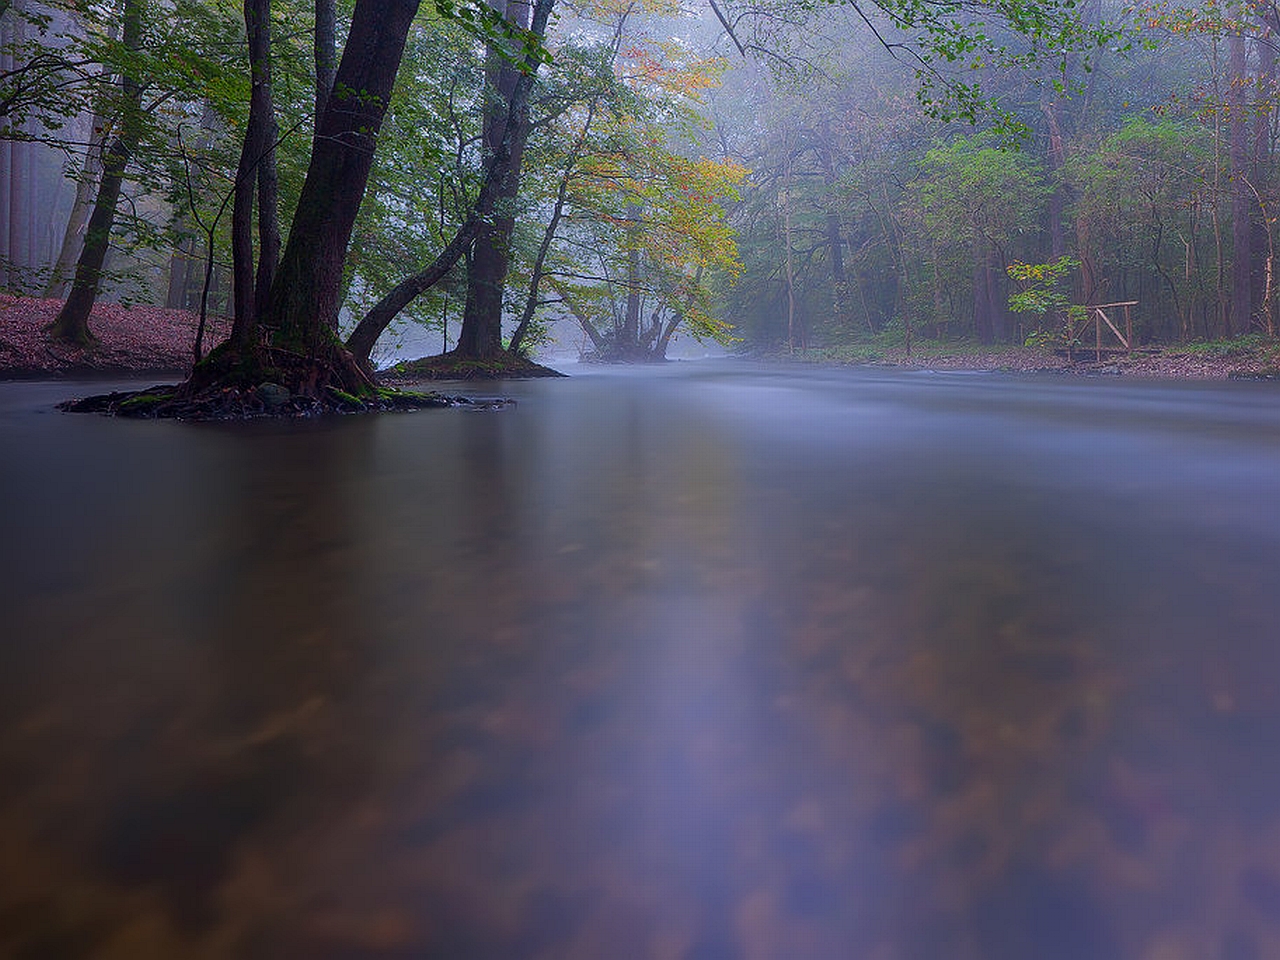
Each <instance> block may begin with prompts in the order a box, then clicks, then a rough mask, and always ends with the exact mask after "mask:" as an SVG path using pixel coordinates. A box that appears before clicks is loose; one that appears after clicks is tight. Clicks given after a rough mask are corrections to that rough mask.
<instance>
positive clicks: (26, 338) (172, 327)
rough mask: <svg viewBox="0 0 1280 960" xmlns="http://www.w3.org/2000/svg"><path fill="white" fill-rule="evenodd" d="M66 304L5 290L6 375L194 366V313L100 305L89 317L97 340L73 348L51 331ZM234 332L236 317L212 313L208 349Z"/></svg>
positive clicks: (1, 346) (1, 349)
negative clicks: (231, 317)
mask: <svg viewBox="0 0 1280 960" xmlns="http://www.w3.org/2000/svg"><path fill="white" fill-rule="evenodd" d="M61 308H62V301H61V300H44V299H36V298H31V297H11V296H6V295H2V294H0V379H4V380H23V379H33V378H48V377H71V376H84V375H86V374H90V375H92V374H102V375H116V374H120V375H129V374H155V375H161V374H172V375H177V376H185V375H186V374H187V373H188V372H189V371H190V370H191V365H192V360H193V357H194V354H193V347H194V344H195V339H196V329H197V327H198V325H199V322H200V318H199V317H198V316H197V315H196V314H194V313H189V312H188V311H186V310H167V309H165V308H163V307H151V306H144V305H134V306H123V305H121V304H118V303H98V304H96V305H95V306H94V308H93V313H92V314H90V316H89V330H90V332H91V333H92V334H93V335H94V337H95V338H96V339H97V343H96V344H95V345H94V346H92V347H73V346H68V345H67V344H63V343H58V342H57V341H55V340H53V339H51V338H50V337H49V334H48V332H47V331H48V327H49V325H50V324H51V323H53V320H54V318H55V317H56V316H57V315H58V311H59V310H60V309H61ZM230 332H231V322H230V320H228V319H226V318H224V317H210V318H209V322H208V325H207V327H206V329H205V336H204V349H205V352H206V353H207V352H208V351H209V350H210V349H212V348H213V347H214V346H215V345H217V344H219V343H221V342H222V341H223V340H225V339H226V337H227V336H228V335H229V334H230Z"/></svg>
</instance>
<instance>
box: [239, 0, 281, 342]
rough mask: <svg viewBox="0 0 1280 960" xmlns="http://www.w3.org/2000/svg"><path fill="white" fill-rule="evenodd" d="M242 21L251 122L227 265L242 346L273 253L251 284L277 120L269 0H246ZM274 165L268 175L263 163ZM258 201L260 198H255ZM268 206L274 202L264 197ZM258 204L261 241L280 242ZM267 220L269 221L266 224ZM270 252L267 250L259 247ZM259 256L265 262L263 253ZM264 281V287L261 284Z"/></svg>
mask: <svg viewBox="0 0 1280 960" xmlns="http://www.w3.org/2000/svg"><path fill="white" fill-rule="evenodd" d="M244 24H245V30H246V32H247V34H248V38H249V76H250V79H251V87H250V93H249V120H248V123H247V124H246V126H245V135H244V144H243V145H242V147H241V150H240V164H239V166H238V168H237V169H236V180H235V187H234V190H235V199H234V201H233V204H232V208H231V265H232V286H233V288H234V291H235V293H234V296H235V325H234V326H233V327H232V329H231V340H232V342H233V343H235V344H237V345H239V346H243V345H245V344H248V343H250V342H251V341H252V340H253V339H254V332H255V330H256V329H257V321H258V313H259V311H260V309H261V303H262V302H263V301H264V300H265V295H266V291H267V290H268V289H269V284H270V279H271V276H270V275H271V273H272V272H273V268H274V260H275V256H270V262H269V263H265V264H264V265H263V266H264V267H265V272H266V275H265V276H264V275H263V271H262V270H260V271H259V273H258V276H257V282H256V283H255V277H254V269H253V201H254V196H255V194H263V193H264V191H263V190H262V189H261V186H262V180H263V179H264V178H265V179H266V180H267V181H268V183H267V186H268V189H271V186H272V184H271V181H273V180H274V160H273V157H272V154H273V151H272V141H273V139H274V133H273V131H274V129H275V118H274V117H273V116H272V104H271V0H245V3H244ZM268 165H270V166H272V168H273V169H272V171H271V173H269V174H264V167H266V166H268ZM259 200H260V201H261V200H262V197H261V196H259ZM268 201H269V203H270V205H271V206H272V207H273V206H274V201H273V200H271V198H268ZM267 207H268V204H264V203H261V202H260V203H259V212H258V229H259V236H260V238H261V240H260V244H262V245H264V246H266V245H269V244H271V242H272V239H273V238H274V243H275V246H276V247H277V248H278V246H279V233H278V230H279V227H278V226H277V225H276V222H275V216H276V211H275V210H274V209H267ZM268 219H270V221H271V222H270V224H268ZM261 253H262V254H270V253H271V251H270V250H266V249H264V250H262V251H261ZM261 259H263V260H267V257H266V256H262V257H261ZM263 281H266V284H267V285H266V286H263V284H262V282H263Z"/></svg>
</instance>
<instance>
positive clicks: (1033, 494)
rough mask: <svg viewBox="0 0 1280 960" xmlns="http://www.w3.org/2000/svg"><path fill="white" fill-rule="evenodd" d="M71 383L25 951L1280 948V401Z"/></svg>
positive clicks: (25, 696)
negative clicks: (410, 409)
mask: <svg viewBox="0 0 1280 960" xmlns="http://www.w3.org/2000/svg"><path fill="white" fill-rule="evenodd" d="M45 389H46V388H43V387H33V386H8V387H5V388H3V391H0V434H2V436H0V441H3V442H4V444H5V449H6V450H8V451H11V452H12V456H11V457H10V458H8V459H7V460H6V462H5V464H4V466H3V472H2V473H0V495H3V497H4V502H5V503H6V504H8V505H10V506H9V507H8V508H7V518H6V519H7V523H8V526H9V527H10V528H11V530H12V535H11V538H10V550H9V551H8V552H7V554H6V556H5V559H4V570H3V574H4V582H5V583H6V585H7V590H8V591H10V592H9V593H8V595H7V596H6V598H5V607H6V609H8V610H10V611H12V618H11V622H12V623H14V624H15V630H14V632H13V633H12V635H11V638H10V639H9V641H8V642H7V643H6V644H5V645H3V646H2V647H0V693H3V694H4V700H3V704H2V705H0V721H2V725H0V772H2V773H3V776H0V954H4V955H16V956H60V957H64V956H93V957H148V956H156V957H169V956H175V955H181V956H209V957H222V956H234V957H253V956H262V957H308V958H310V957H330V956H331V957H374V956H379V957H410V956H412V957H441V958H452V960H456V958H461V960H472V958H475V960H482V958H495V960H496V958H547V960H551V958H555V960H575V958H584V960H596V958H606V957H607V958H610V960H614V958H619V960H625V958H631V957H635V958H663V960H665V958H673V960H674V958H680V960H757V958H760V960H764V958H787V960H792V958H795V960H800V958H813V960H843V958H850V957H859V958H868V960H913V958H921V960H925V958H930V960H931V958H937V957H942V956H946V957H949V958H974V960H979V958H980V960H1006V958H1007V960H1014V958H1024V957H1028V956H1035V957H1041V958H1048V960H1059V958H1061V960H1075V958H1081V960H1083V958H1090V960H1108V958H1120V957H1124V958H1130V957H1134V958H1139V960H1177V958H1181V957H1187V958H1192V957H1194V958H1211V960H1248V958H1250V957H1267V956H1273V955H1280V868H1278V866H1277V865H1280V766H1278V765H1277V764H1276V762H1275V760H1274V754H1275V734H1274V731H1275V730H1276V729H1280V727H1278V726H1277V721H1278V720H1280V690H1278V689H1277V685H1280V662H1278V660H1280V645H1277V644H1276V643H1275V642H1274V641H1275V639H1276V633H1275V629H1276V628H1275V625H1276V624H1277V623H1280V591H1276V590H1274V589H1273V588H1274V584H1275V575H1274V571H1275V570H1276V569H1277V568H1280V520H1278V519H1277V516H1276V514H1275V512H1274V510H1270V511H1269V510H1267V509H1265V508H1264V507H1263V506H1262V505H1265V504H1274V503H1275V502H1276V496H1277V494H1278V493H1280V469H1278V468H1280V408H1278V407H1277V405H1276V403H1275V400H1276V397H1275V394H1274V390H1273V389H1272V388H1271V387H1269V386H1266V385H1238V386H1233V387H1212V388H1210V387H1196V386H1179V387H1165V386H1160V385H1155V384H1148V385H1139V386H1127V385H1119V384H1097V383H1073V384H1066V383H1055V382H1052V381H1048V382H1046V381H1042V380H1041V381H1017V380H1011V379H1001V378H965V377H935V378H929V377H926V376H921V375H915V376H911V375H904V376H891V377H875V376H871V375H866V374H828V373H811V374H805V375H803V376H794V377H790V378H782V377H778V376H775V375H772V374H770V373H767V372H762V371H758V370H752V369H750V368H745V369H744V368H737V367H733V366H730V365H712V366H704V367H687V368H684V369H672V370H667V371H664V372H662V373H658V374H649V375H648V376H645V377H636V376H631V375H622V374H617V373H601V374H595V375H590V376H583V377H579V378H575V380H573V381H569V382H539V383H530V384H520V385H513V386H512V390H513V391H514V392H517V393H519V394H520V395H521V400H522V402H521V405H520V406H519V407H517V408H516V409H514V410H506V411H500V412H487V413H464V412H459V411H443V412H438V413H436V412H433V413H425V414H416V415H411V416H389V417H380V418H369V419H361V420H346V421H340V422H336V423H327V424H321V425H308V426H304V427H301V428H295V427H288V428H281V427H252V428H247V429H226V428H217V427H208V426H183V425H176V424H137V423H116V422H113V421H104V420H93V419H84V418H71V417H53V416H50V415H48V414H45V413H41V412H39V410H37V409H35V408H36V407H38V406H39V403H40V402H43V395H42V394H41V391H42V390H45ZM73 469H74V471H77V472H79V473H80V475H87V476H93V477H96V478H99V479H98V482H97V483H96V484H95V485H93V486H91V487H89V488H86V489H84V490H83V502H82V504H81V506H82V509H81V510H80V511H78V512H68V511H67V510H66V509H65V508H63V507H62V505H64V504H65V503H66V502H67V501H66V493H67V485H66V483H65V482H64V480H63V479H60V478H63V477H65V476H66V475H67V473H68V472H69V471H72V470H73ZM1232 491H1238V492H1241V493H1242V495H1241V496H1228V495H1227V493H1228V492H1232ZM19 504H21V505H24V506H23V507H22V508H21V509H16V508H15V507H16V505H19Z"/></svg>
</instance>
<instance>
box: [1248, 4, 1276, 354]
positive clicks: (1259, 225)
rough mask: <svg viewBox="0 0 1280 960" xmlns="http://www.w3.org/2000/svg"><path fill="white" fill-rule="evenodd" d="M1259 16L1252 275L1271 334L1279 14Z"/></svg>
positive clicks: (1266, 8)
mask: <svg viewBox="0 0 1280 960" xmlns="http://www.w3.org/2000/svg"><path fill="white" fill-rule="evenodd" d="M1258 13H1259V16H1261V17H1262V18H1263V23H1264V27H1263V30H1264V35H1263V36H1262V37H1259V38H1258V39H1257V40H1256V41H1255V44H1254V49H1255V50H1256V51H1257V55H1258V82H1257V89H1256V93H1255V96H1256V98H1257V102H1256V107H1255V110H1254V119H1253V158H1252V163H1253V177H1252V190H1251V191H1250V192H1251V193H1254V194H1256V196H1255V199H1256V200H1257V202H1258V207H1259V210H1258V212H1259V214H1260V215H1259V216H1258V217H1255V218H1254V221H1253V252H1254V262H1253V265H1252V269H1251V273H1252V276H1253V291H1254V297H1253V299H1254V302H1255V303H1256V304H1258V310H1259V313H1260V314H1261V319H1262V322H1263V325H1264V327H1265V329H1266V330H1267V332H1268V333H1271V334H1272V335H1274V331H1275V328H1276V323H1275V239H1274V237H1273V235H1272V227H1271V217H1270V216H1269V214H1268V210H1269V209H1271V208H1272V207H1274V204H1273V203H1272V202H1271V185H1272V164H1273V163H1274V162H1275V157H1274V154H1273V153H1272V149H1271V147H1272V142H1271V121H1272V118H1273V117H1274V116H1275V110H1276V105H1275V98H1276V94H1277V92H1278V90H1280V88H1278V87H1277V83H1276V48H1275V44H1276V25H1277V17H1278V16H1280V11H1277V10H1276V8H1275V5H1274V4H1264V5H1262V6H1261V7H1260V8H1259V11H1258Z"/></svg>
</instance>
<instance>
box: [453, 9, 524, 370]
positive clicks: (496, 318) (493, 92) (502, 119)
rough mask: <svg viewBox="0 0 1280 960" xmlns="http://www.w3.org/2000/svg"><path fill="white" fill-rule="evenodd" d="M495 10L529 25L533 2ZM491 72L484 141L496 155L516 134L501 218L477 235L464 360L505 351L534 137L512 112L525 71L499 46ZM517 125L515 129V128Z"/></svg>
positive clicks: (498, 204) (462, 338)
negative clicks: (525, 166)
mask: <svg viewBox="0 0 1280 960" xmlns="http://www.w3.org/2000/svg"><path fill="white" fill-rule="evenodd" d="M494 6H495V8H496V9H498V10H500V11H501V13H502V14H503V16H505V17H506V18H507V20H508V21H510V22H511V23H514V24H517V25H518V26H520V27H524V28H527V27H528V26H529V12H530V11H529V3H528V0H497V2H496V3H495V4H494ZM487 59H488V66H487V67H486V71H485V72H486V74H487V77H488V81H489V85H490V96H489V97H488V99H487V101H486V106H485V112H484V143H485V149H486V151H487V152H488V154H489V155H490V156H492V155H494V154H496V153H497V152H498V150H499V149H500V147H501V146H502V143H503V141H504V140H505V139H508V137H507V133H508V130H507V128H508V127H512V129H511V131H510V134H511V135H510V137H509V139H510V151H509V153H508V157H507V162H506V170H505V171H504V176H503V178H502V180H501V182H500V183H499V185H498V189H497V192H496V197H495V206H494V209H495V211H496V212H495V215H494V216H493V217H492V219H489V220H487V221H485V222H482V223H481V224H480V226H479V228H478V229H477V231H476V237H475V242H474V244H473V245H472V248H471V262H470V267H469V269H468V271H467V303H466V307H465V308H464V310H463V313H462V330H461V332H460V333H459V334H458V346H457V347H456V349H455V351H454V352H455V353H456V354H457V355H458V356H460V357H474V358H487V357H496V356H498V355H499V354H501V353H502V299H503V297H502V295H503V291H504V289H505V287H506V280H507V270H508V268H509V267H510V265H511V235H512V233H513V232H514V230H515V223H516V220H515V209H514V205H515V200H516V197H517V196H518V195H519V193H520V166H521V162H522V161H523V159H524V147H525V143H526V141H527V140H528V138H529V114H528V111H527V110H523V111H520V112H519V113H518V114H517V113H515V112H514V111H512V110H511V109H510V105H511V103H512V101H513V98H514V96H515V93H516V88H517V84H518V81H519V79H520V71H519V70H518V69H517V68H516V67H514V66H512V65H511V64H510V63H509V62H508V61H507V60H506V58H505V57H503V56H502V54H501V53H500V52H499V51H498V50H497V49H495V48H493V47H490V48H489V51H488V56H487ZM512 125H514V126H512Z"/></svg>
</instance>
